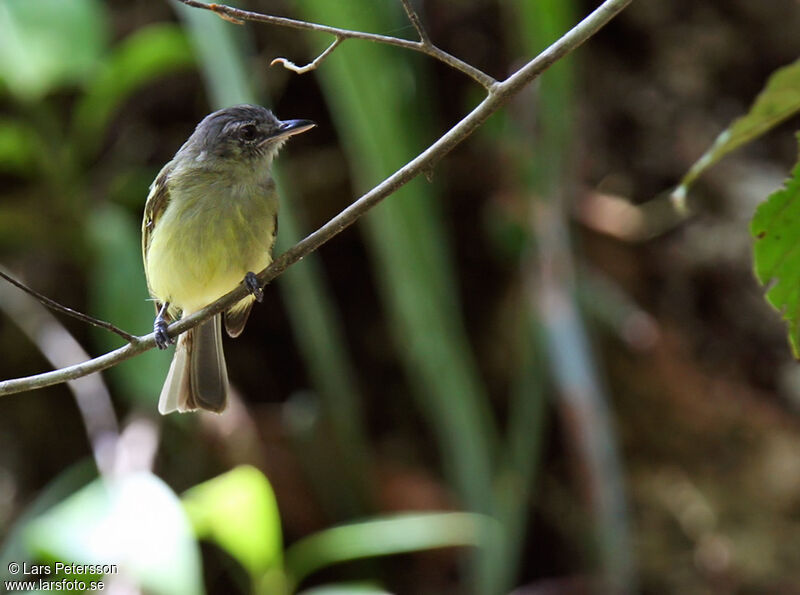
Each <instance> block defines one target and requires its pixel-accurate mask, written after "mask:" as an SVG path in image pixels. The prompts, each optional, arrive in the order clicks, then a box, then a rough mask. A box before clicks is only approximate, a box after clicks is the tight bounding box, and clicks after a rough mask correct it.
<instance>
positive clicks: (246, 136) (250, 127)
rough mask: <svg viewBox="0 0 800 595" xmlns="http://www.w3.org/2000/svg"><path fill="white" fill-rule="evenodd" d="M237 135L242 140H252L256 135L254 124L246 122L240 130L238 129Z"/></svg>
mask: <svg viewBox="0 0 800 595" xmlns="http://www.w3.org/2000/svg"><path fill="white" fill-rule="evenodd" d="M239 136H240V137H241V139H242V140H243V141H246V142H252V141H254V140H256V136H258V131H257V130H256V126H255V124H246V125H244V126H242V128H241V130H239Z"/></svg>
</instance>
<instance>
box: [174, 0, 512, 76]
mask: <svg viewBox="0 0 800 595" xmlns="http://www.w3.org/2000/svg"><path fill="white" fill-rule="evenodd" d="M179 2H182V3H183V4H185V5H186V6H191V7H193V8H201V9H204V10H210V11H211V12H213V13H214V14H216V15H218V16H219V17H220V18H223V19H225V20H226V21H231V22H233V23H237V24H241V23H242V22H244V21H251V22H254V23H266V24H268V25H276V26H278V27H289V28H291V29H302V30H305V31H317V32H319V33H328V34H330V35H333V36H334V37H337V38H341V39H342V40H345V39H362V40H365V41H372V42H374V43H382V44H384V45H392V46H395V47H400V48H405V49H407V50H413V51H415V52H422V53H423V54H427V55H428V56H430V57H432V58H435V59H437V60H439V61H440V62H444V63H445V64H447V65H448V66H450V67H451V68H455V69H456V70H459V71H461V72H463V73H464V74H466V75H467V76H469V77H471V78H472V79H473V80H475V81H476V82H477V83H479V84H480V85H481V86H482V87H483V88H484V89H487V90H489V89H491V87H492V86H493V85H494V84H495V83H496V82H497V81H495V79H493V78H492V77H491V76H489V75H488V74H486V73H485V72H483V71H482V70H480V69H478V68H475V67H474V66H472V65H471V64H467V63H466V62H464V61H463V60H460V59H459V58H456V57H455V56H453V55H452V54H448V53H447V52H445V51H444V50H441V49H439V48H438V47H436V46H435V45H433V44H432V43H430V41H425V39H424V38H423V39H422V41H411V40H410V39H401V38H400V37H391V36H389V35H379V34H377V33H365V32H363V31H353V30H351V29H339V28H338V27H330V26H328V25H320V24H318V23H309V22H306V21H298V20H296V19H289V18H286V17H276V16H272V15H268V14H261V13H259V12H251V11H249V10H241V9H239V8H234V7H232V6H227V5H225V4H206V3H205V2H198V1H197V0H179ZM412 14H416V13H413V11H412ZM409 18H411V16H410V15H409ZM413 22H414V21H413V20H412V24H413ZM414 26H415V27H416V25H414ZM420 29H421V26H420ZM420 29H417V31H419V30H420ZM337 45H338V44H337Z"/></svg>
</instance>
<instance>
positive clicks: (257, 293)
mask: <svg viewBox="0 0 800 595" xmlns="http://www.w3.org/2000/svg"><path fill="white" fill-rule="evenodd" d="M244 284H245V285H246V286H247V289H249V290H250V293H252V294H253V297H254V298H256V301H257V302H262V301H264V290H263V289H262V288H261V283H259V282H258V277H256V274H255V273H253V272H252V271H251V272H249V273H247V274H246V275H245V276H244Z"/></svg>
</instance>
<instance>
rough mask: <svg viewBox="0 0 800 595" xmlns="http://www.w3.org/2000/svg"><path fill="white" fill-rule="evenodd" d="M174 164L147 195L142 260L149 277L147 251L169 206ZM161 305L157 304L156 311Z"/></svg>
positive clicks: (160, 175)
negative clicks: (154, 232)
mask: <svg viewBox="0 0 800 595" xmlns="http://www.w3.org/2000/svg"><path fill="white" fill-rule="evenodd" d="M172 170H173V165H172V162H170V163H167V164H166V165H165V166H164V167H163V168H162V169H161V171H160V172H158V175H157V176H156V179H155V181H154V182H153V184H152V185H151V186H150V194H148V195H147V202H145V204H144V217H143V218H142V260H143V261H144V271H145V276H147V250H148V249H149V248H150V238H151V237H152V235H153V230H154V229H155V228H156V225H158V220H159V219H160V218H161V215H163V214H164V210H165V209H166V208H167V205H168V204H169V198H170V197H169V186H168V184H167V181H168V179H169V175H170V173H172ZM158 308H159V305H158V304H156V310H158Z"/></svg>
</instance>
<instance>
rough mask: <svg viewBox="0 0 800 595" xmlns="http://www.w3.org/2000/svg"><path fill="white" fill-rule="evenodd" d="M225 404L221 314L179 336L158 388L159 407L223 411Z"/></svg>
mask: <svg viewBox="0 0 800 595" xmlns="http://www.w3.org/2000/svg"><path fill="white" fill-rule="evenodd" d="M227 404H228V371H227V369H226V367H225V354H224V353H223V352H222V316H221V315H217V316H214V318H212V319H211V320H208V321H206V322H204V323H203V324H201V325H200V326H197V327H195V328H193V329H191V330H189V331H187V332H185V333H183V334H182V335H181V336H180V337H179V338H178V345H177V346H176V347H175V355H174V356H173V358H172V364H171V365H170V367H169V372H168V373H167V379H166V380H165V381H164V388H162V389H161V397H160V398H159V400H158V411H159V413H161V414H162V415H166V414H167V413H172V412H173V411H180V412H181V413H183V412H186V411H194V410H195V409H206V410H208V411H214V412H216V413H222V411H223V410H224V409H225V406H226V405H227Z"/></svg>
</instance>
